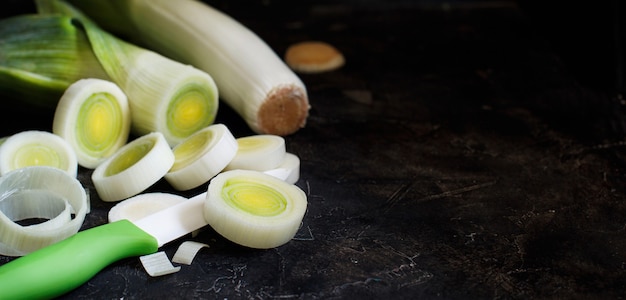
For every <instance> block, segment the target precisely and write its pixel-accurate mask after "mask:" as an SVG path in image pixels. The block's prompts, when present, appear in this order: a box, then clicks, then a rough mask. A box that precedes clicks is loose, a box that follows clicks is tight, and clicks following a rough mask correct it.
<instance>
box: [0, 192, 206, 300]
mask: <svg viewBox="0 0 626 300" xmlns="http://www.w3.org/2000/svg"><path fill="white" fill-rule="evenodd" d="M205 198H206V192H205V193H202V194H200V195H197V196H194V197H192V198H190V199H188V200H186V201H183V202H181V203H179V204H176V205H174V206H171V207H168V208H166V209H163V210H161V211H158V212H155V213H153V214H151V215H148V216H146V217H144V218H142V219H139V220H137V221H134V222H131V221H128V220H119V221H116V222H111V223H107V224H104V225H100V226H97V227H93V228H90V229H86V230H83V231H80V232H78V233H76V234H75V235H73V236H71V237H69V238H67V239H65V240H63V241H60V242H57V243H55V244H52V245H50V246H47V247H44V248H41V249H39V250H36V251H34V252H32V253H30V254H27V255H25V256H22V257H19V258H16V259H14V260H13V261H11V262H9V263H6V264H4V265H2V266H0V299H41V298H54V297H57V296H60V295H63V294H65V293H67V292H69V291H71V290H73V289H75V288H77V287H79V286H80V285H82V284H84V283H85V282H87V281H88V280H89V279H90V278H92V277H93V276H95V275H96V274H97V273H98V272H99V271H101V270H102V269H104V268H105V267H106V266H108V265H110V264H112V263H113V262H116V261H118V260H121V259H124V258H127V257H132V256H142V255H147V254H152V253H155V252H157V250H158V248H159V247H161V246H163V245H164V244H166V243H168V242H170V241H173V240H175V239H177V238H180V237H182V236H184V235H186V234H188V233H190V232H192V231H195V230H198V229H200V228H202V227H204V226H205V225H207V224H208V223H207V222H206V220H205V218H204V215H203V206H204V201H205Z"/></svg>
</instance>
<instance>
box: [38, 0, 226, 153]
mask: <svg viewBox="0 0 626 300" xmlns="http://www.w3.org/2000/svg"><path fill="white" fill-rule="evenodd" d="M36 3H37V9H38V10H39V12H40V13H44V14H45V13H50V14H53V13H61V14H63V15H67V16H71V17H73V18H75V19H76V22H78V23H80V24H81V25H83V27H84V28H85V32H86V34H87V37H88V39H89V42H91V44H92V46H93V47H92V49H93V52H94V54H95V55H96V57H97V58H98V60H99V61H100V63H101V64H102V67H103V68H104V69H105V71H106V72H107V74H108V75H109V76H110V77H111V79H112V81H114V82H115V83H116V84H117V85H118V86H119V87H120V88H121V89H122V90H123V91H124V92H125V93H126V95H127V96H128V100H129V104H130V109H131V110H130V111H131V116H132V124H131V130H132V132H133V133H135V134H136V135H145V134H148V133H150V132H155V131H158V132H161V133H163V135H164V136H165V139H166V140H167V142H168V143H169V144H170V146H174V145H176V144H177V143H179V142H180V141H182V140H183V139H184V138H186V137H187V136H189V135H191V134H193V133H194V132H196V131H198V130H200V129H202V128H204V127H206V126H208V125H210V124H212V123H213V121H214V120H215V116H216V114H217V108H218V91H217V87H216V85H215V82H214V80H213V78H212V77H211V76H210V75H209V74H207V73H206V72H204V71H201V70H199V69H196V68H194V67H192V66H190V65H185V64H182V63H179V62H177V61H174V60H172V59H169V58H166V57H165V56H163V55H160V54H158V53H156V52H153V51H149V50H147V49H144V48H141V47H139V46H136V45H134V44H131V43H128V42H126V41H123V40H121V39H119V38H117V37H115V36H114V35H112V34H110V33H108V32H106V31H104V30H102V29H101V28H100V27H99V26H98V25H97V24H96V23H94V22H93V21H92V20H90V18H89V17H87V16H86V15H84V14H83V13H82V12H81V11H79V10H78V9H76V8H75V7H73V6H71V5H70V4H68V3H66V2H64V1H56V0H37V1H36ZM184 46H186V45H184Z"/></svg>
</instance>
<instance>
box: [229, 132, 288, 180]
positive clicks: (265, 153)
mask: <svg viewBox="0 0 626 300" xmlns="http://www.w3.org/2000/svg"><path fill="white" fill-rule="evenodd" d="M237 144H238V149H237V155H235V157H234V158H233V160H232V161H231V162H230V163H229V164H228V166H226V168H225V170H238V169H239V170H255V171H266V170H271V169H274V168H276V167H278V166H279V165H280V163H281V162H282V161H283V159H284V158H285V153H286V147H285V139H284V138H283V137H281V136H278V135H272V134H258V135H251V136H246V137H240V138H238V139H237Z"/></svg>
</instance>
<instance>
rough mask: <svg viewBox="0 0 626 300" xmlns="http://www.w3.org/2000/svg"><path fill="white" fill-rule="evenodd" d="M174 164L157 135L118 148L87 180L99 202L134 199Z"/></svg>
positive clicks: (162, 141)
mask: <svg viewBox="0 0 626 300" xmlns="http://www.w3.org/2000/svg"><path fill="white" fill-rule="evenodd" d="M173 164H174V153H173V152H172V149H171V148H170V147H169V145H168V144H167V141H166V140H165V137H164V136H163V134H162V133H160V132H152V133H149V134H146V135H143V136H141V137H138V138H137V139H135V140H133V141H131V142H129V143H128V144H126V145H124V146H122V147H121V148H120V149H119V150H117V152H115V154H113V155H112V156H110V157H109V158H107V159H106V160H104V161H103V162H102V163H101V164H100V165H98V166H97V167H96V169H95V170H94V171H93V173H92V175H91V180H92V181H93V184H94V186H95V188H96V191H97V192H98V196H100V199H102V201H107V202H112V201H120V200H124V199H126V198H129V197H131V196H135V195H137V194H139V193H141V192H143V191H144V190H145V189H147V188H148V187H150V186H151V185H153V184H154V183H156V182H157V181H159V179H161V178H162V177H163V175H165V173H167V171H168V170H169V169H170V168H171V167H172V165H173Z"/></svg>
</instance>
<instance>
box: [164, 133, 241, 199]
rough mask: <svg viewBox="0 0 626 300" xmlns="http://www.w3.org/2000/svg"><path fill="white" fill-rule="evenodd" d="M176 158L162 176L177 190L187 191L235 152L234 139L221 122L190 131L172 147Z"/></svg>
mask: <svg viewBox="0 0 626 300" xmlns="http://www.w3.org/2000/svg"><path fill="white" fill-rule="evenodd" d="M173 151H174V156H175V157H176V161H175V162H174V165H173V166H172V168H171V169H170V171H169V172H168V173H167V174H165V179H166V180H167V181H168V182H169V183H170V184H171V185H172V186H173V187H174V188H175V189H177V190H189V189H192V188H195V187H198V186H200V185H201V184H203V183H205V182H208V181H209V180H210V179H211V178H213V176H215V175H217V174H218V173H219V172H221V171H222V170H223V169H224V168H225V167H226V166H227V165H228V163H230V161H231V160H232V159H233V157H235V155H236V153H237V141H236V140H235V137H234V136H233V135H232V133H231V132H230V130H228V128H227V127H226V126H224V125H223V124H214V125H211V126H208V127H205V128H204V129H202V130H200V131H198V132H196V133H194V134H193V135H191V136H189V137H188V138H186V139H185V140H183V141H182V142H181V143H180V144H178V145H176V147H174V149H173Z"/></svg>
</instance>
